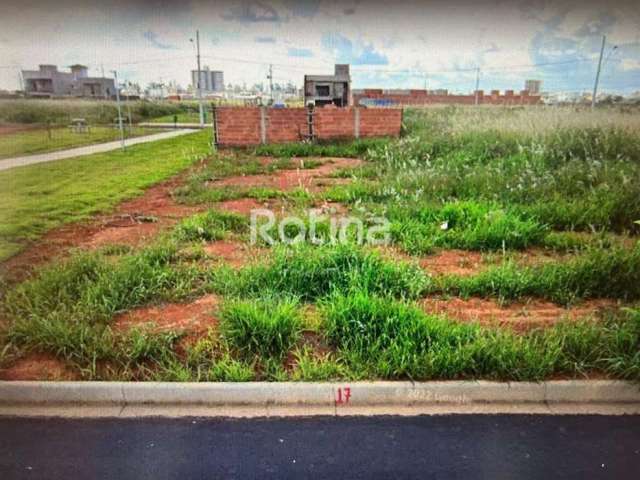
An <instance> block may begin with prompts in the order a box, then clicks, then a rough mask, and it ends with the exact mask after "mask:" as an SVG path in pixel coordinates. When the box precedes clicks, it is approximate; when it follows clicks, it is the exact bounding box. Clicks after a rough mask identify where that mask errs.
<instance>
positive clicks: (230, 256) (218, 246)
mask: <svg viewBox="0 0 640 480" xmlns="http://www.w3.org/2000/svg"><path fill="white" fill-rule="evenodd" d="M204 251H205V253H206V254H207V255H209V256H210V257H213V259H215V260H221V261H222V262H224V263H226V264H228V265H230V266H232V267H234V268H239V267H242V266H244V265H247V264H249V263H252V262H256V261H258V260H260V259H264V257H265V255H266V251H265V249H263V248H258V247H256V246H252V245H247V244H246V243H242V242H237V241H232V240H218V241H215V242H210V243H208V244H207V245H205V247H204Z"/></svg>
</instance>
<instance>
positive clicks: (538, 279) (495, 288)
mask: <svg viewBox="0 0 640 480" xmlns="http://www.w3.org/2000/svg"><path fill="white" fill-rule="evenodd" d="M443 284H444V286H443V287H442V288H443V290H444V291H446V292H448V293H453V294H457V295H463V296H471V295H477V296H483V297H488V296H495V297H499V298H501V299H506V300H512V299H516V298H521V297H526V296H534V297H541V298H547V299H550V300H553V301H555V302H558V303H563V304H569V303H572V302H574V301H576V300H579V299H583V298H614V299H622V300H637V299H640V243H638V244H636V247H635V248H634V249H632V250H628V249H624V248H621V247H613V248H611V249H609V250H603V249H599V248H592V249H589V250H587V251H586V252H585V253H584V254H582V255H579V256H577V257H576V258H574V259H572V260H569V261H567V262H563V263H547V264H543V265H539V266H533V267H522V266H519V265H516V264H515V263H511V262H508V263H505V264H503V265H500V266H494V267H491V268H489V269H487V270H485V271H483V272H481V273H479V274H477V275H474V276H471V277H449V278H446V279H445V280H444V281H443ZM437 288H439V287H437ZM437 288H436V289H437Z"/></svg>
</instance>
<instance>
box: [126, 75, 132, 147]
mask: <svg viewBox="0 0 640 480" xmlns="http://www.w3.org/2000/svg"><path fill="white" fill-rule="evenodd" d="M130 95H131V82H127V116H128V117H129V135H131V128H132V127H133V125H132V122H131V96H130Z"/></svg>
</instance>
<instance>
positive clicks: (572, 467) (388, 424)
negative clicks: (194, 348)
mask: <svg viewBox="0 0 640 480" xmlns="http://www.w3.org/2000/svg"><path fill="white" fill-rule="evenodd" d="M0 478H1V479H4V480H9V479H14V478H28V479H31V478H46V479H107V478H108V479H117V480H123V479H129V478H131V479H147V478H149V479H169V478H170V479H181V480H187V479H213V478H225V479H226V478H277V479H285V478H322V479H341V478H366V479H376V478H434V479H447V478H459V479H491V480H498V479H522V478H526V479H529V478H531V479H544V480H551V479H555V478H576V479H581V480H582V479H598V478H612V479H618V480H619V479H626V478H630V479H631V478H632V479H638V478H640V416H633V417H629V416H626V417H625V416H617V417H605V416H532V415H511V416H510V415H492V416H485V415H474V416H471V415H463V416H432V417H351V418H335V417H331V418H286V419H226V420H221V419H200V418H181V419H160V418H153V419H92V420H82V419H33V418H32V419H24V418H3V419H0Z"/></svg>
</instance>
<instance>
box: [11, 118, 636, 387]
mask: <svg viewBox="0 0 640 480" xmlns="http://www.w3.org/2000/svg"><path fill="white" fill-rule="evenodd" d="M405 122H406V125H405V128H404V131H405V133H404V135H403V137H402V138H400V139H396V140H393V139H383V140H371V141H360V142H355V143H346V144H334V145H309V144H296V145H280V146H264V147H260V148H258V149H256V150H255V152H249V151H242V152H235V153H234V152H232V153H229V152H222V153H219V154H217V155H216V156H214V157H212V158H211V159H210V160H209V162H208V163H207V165H205V167H204V168H202V169H200V170H198V171H197V172H194V173H193V174H192V175H191V176H190V178H188V179H187V180H186V181H185V182H184V184H183V185H181V186H179V187H177V188H176V190H175V192H174V198H175V199H176V200H177V201H179V202H183V203H185V204H189V205H200V206H202V207H203V208H207V209H208V210H207V211H206V212H204V213H199V214H197V215H194V216H190V217H186V218H183V219H182V220H181V221H180V222H179V223H178V224H177V225H176V226H175V227H173V228H172V229H169V230H167V231H165V232H163V233H162V234H160V235H159V236H158V237H157V238H156V239H155V241H153V242H151V243H150V244H147V245H145V246H141V247H135V248H134V247H130V246H127V245H118V244H114V245H107V246H105V247H104V248H102V249H100V250H90V251H79V252H76V253H75V254H74V255H72V256H71V257H70V258H69V259H67V260H65V261H61V262H55V263H52V264H51V265H48V266H47V267H45V268H43V269H41V270H40V272H39V275H37V276H36V277H34V278H32V279H30V280H27V281H25V282H23V283H21V284H18V285H13V286H11V288H9V289H8V290H7V291H6V293H5V295H4V299H3V303H2V305H3V306H2V311H3V314H4V317H5V318H6V319H7V320H8V321H7V328H6V330H5V331H4V333H3V337H2V338H3V340H2V341H3V342H4V344H5V345H6V346H5V348H4V349H0V351H1V352H3V353H2V355H3V358H0V365H5V366H6V367H7V368H9V369H10V368H11V366H12V365H14V364H15V362H19V361H20V359H21V358H24V357H27V358H28V356H29V355H32V354H33V353H34V352H37V353H39V354H46V355H50V356H53V357H54V358H56V359H57V361H59V362H61V364H62V365H64V367H65V368H66V369H68V370H69V371H71V372H73V374H74V375H75V377H76V378H83V379H102V380H114V379H129V380H171V381H187V380H193V381H247V380H266V381H284V380H290V381H321V380H336V379H368V380H372V379H411V380H431V379H462V378H470V379H478V378H485V379H497V380H542V379H547V378H590V377H596V378H600V377H602V376H606V377H610V378H621V379H631V380H635V381H638V380H640V306H639V304H638V302H639V301H640V243H638V237H637V235H638V233H640V135H639V134H640V122H639V121H638V117H637V115H636V114H629V113H624V112H617V111H613V110H600V109H599V110H596V111H593V112H591V111H588V110H585V111H580V112H576V111H574V110H572V109H550V108H484V107H483V108H471V107H446V108H430V109H424V110H408V111H406V112H405ZM187 138H189V137H187ZM264 155H272V156H274V157H275V158H274V159H273V161H271V162H265V161H264V159H263V158H262V157H263V156H264ZM339 156H347V157H358V158H361V159H362V160H363V161H362V163H360V164H357V165H355V166H350V167H348V168H341V169H333V170H324V172H325V173H324V174H323V175H322V176H320V177H319V178H318V183H316V184H314V185H313V186H312V187H313V188H312V187H307V186H305V185H304V184H303V183H302V182H300V185H298V186H296V188H285V186H284V185H286V182H285V180H286V179H287V178H290V177H291V176H292V175H297V176H298V178H303V175H304V172H305V171H307V170H311V171H312V170H313V169H315V168H322V166H324V162H326V161H328V162H331V161H335V160H332V159H331V157H339ZM292 157H308V158H305V162H306V163H305V164H304V165H303V164H301V163H299V162H295V161H293V160H292ZM322 157H329V160H323V158H322ZM350 165H351V164H350ZM62 178H63V177H61V179H62ZM231 180H233V182H231ZM258 180H260V181H258ZM0 181H2V177H0ZM24 181H25V182H26V181H27V180H26V178H25V179H24ZM61 181H62V180H61ZM225 181H226V182H227V183H224V182H225ZM50 183H51V182H50ZM290 183H291V182H290ZM294 183H295V182H294ZM319 185H321V186H322V188H320V187H319ZM3 191H4V190H3ZM25 191H26V190H25ZM256 199H257V200H256ZM222 200H233V201H237V202H239V204H241V203H242V202H243V201H249V205H257V206H259V207H262V208H264V206H265V205H269V206H270V208H272V209H273V210H275V211H277V214H278V215H279V216H285V215H289V214H298V215H301V216H302V215H303V214H304V212H305V211H306V210H307V209H308V208H310V207H312V206H315V207H322V208H325V209H331V208H334V209H335V208H339V209H341V210H343V211H345V212H347V213H348V214H349V215H351V216H353V217H357V218H360V219H361V220H362V221H363V224H364V226H365V227H364V228H365V229H367V230H368V229H369V228H371V227H372V226H373V223H372V222H373V220H372V219H373V218H375V217H379V216H383V217H385V218H387V219H388V220H389V222H390V242H391V244H390V245H389V246H387V248H386V249H382V250H381V249H377V248H373V247H369V246H362V245H359V243H358V242H357V241H356V240H357V236H356V235H355V234H353V232H351V233H349V234H348V235H347V237H346V242H345V244H343V245H335V244H325V245H314V244H313V243H312V242H311V241H301V242H298V243H297V244H295V245H277V246H273V247H269V246H268V245H262V244H261V245H259V246H258V247H255V246H254V247H251V248H254V249H255V248H257V249H258V251H257V255H256V258H255V259H254V261H248V260H247V259H246V258H245V257H247V256H248V254H247V253H244V252H245V251H244V250H240V251H241V252H242V253H241V255H240V257H241V258H240V261H239V262H236V263H233V262H232V261H231V260H232V259H233V258H232V257H226V256H225V255H226V254H223V253H220V252H223V251H226V250H224V249H223V248H221V247H224V248H226V247H229V246H230V245H231V246H235V247H236V248H238V249H242V248H249V247H248V243H249V238H250V237H249V218H248V214H247V213H246V212H244V211H241V212H240V213H238V212H234V211H232V210H230V209H229V208H228V207H227V206H225V205H228V204H221V203H219V202H220V201H222ZM251 200H255V202H256V203H251ZM21 201H22V200H21ZM24 201H27V200H24ZM91 201H92V202H93V201H94V200H91ZM33 202H34V203H33V205H35V204H36V203H38V202H37V201H36V200H34V201H33ZM269 202H272V203H269ZM18 205H19V203H15V204H14V205H13V206H12V207H11V209H15V208H17V206H18ZM236 205H237V204H236ZM33 208H35V207H33ZM39 208H42V207H39ZM243 212H244V213H243ZM84 213H85V214H86V213H88V211H87V212H84ZM29 216H32V214H31V213H29V212H28V211H25V212H23V213H22V214H21V215H17V216H16V217H14V218H15V219H16V220H17V219H18V218H20V219H22V218H27V217H29ZM61 218H63V215H62V214H61ZM9 223H11V222H9ZM13 223H15V221H14V222H13ZM289 227H291V228H288V230H289V234H290V235H293V234H295V233H300V226H299V225H297V226H296V225H289ZM318 231H319V232H320V234H324V233H327V232H328V231H330V225H329V224H328V221H325V222H324V223H321V224H320V225H319V226H318ZM12 235H13V234H12V232H7V235H6V237H5V238H12ZM300 238H301V239H303V240H310V237H309V236H308V232H305V233H304V234H301V237H300ZM212 252H213V253H212ZM461 252H462V253H461ZM446 255H449V256H451V255H453V256H457V257H456V258H463V259H464V258H466V257H465V256H464V255H474V256H475V257H474V258H477V259H478V260H477V262H478V265H477V266H476V267H474V268H469V266H468V265H466V264H463V265H458V264H456V265H450V266H449V267H447V268H445V269H444V270H438V269H437V268H436V266H437V262H434V259H438V258H441V257H442V256H446ZM236 260H237V259H236ZM464 262H468V260H464ZM459 267H465V268H466V269H467V270H466V273H460V268H459ZM212 298H213V300H211V299H212ZM203 299H209V300H207V301H209V302H210V303H206V302H204V300H203ZM203 302H204V303H203ZM434 302H440V303H441V304H442V305H444V306H445V307H450V308H448V309H445V310H444V311H441V310H437V309H435V308H433V307H432V305H433V304H434ZM589 302H592V303H593V302H596V303H599V304H600V305H604V306H605V307H603V309H601V310H595V309H594V310H589V309H588V308H587V306H588V305H589ZM202 305H204V306H202ZM478 305H480V306H481V307H483V306H484V307H487V306H490V307H491V308H492V309H494V311H496V312H498V315H503V316H505V317H506V316H507V315H510V314H512V313H513V310H510V308H511V309H513V308H515V307H516V306H518V305H519V307H518V308H520V309H522V314H521V315H520V316H518V317H517V318H516V320H515V321H512V322H511V323H509V324H504V325H503V324H501V323H500V320H505V318H498V319H493V320H499V321H486V320H487V319H486V318H485V321H480V320H482V318H480V317H469V316H465V315H461V314H470V313H473V311H474V309H475V310H478V309H479V308H480V307H478ZM148 306H154V307H155V308H153V309H146V308H145V307H148ZM197 308H200V309H201V310H198V312H199V313H198V315H201V317H200V320H199V321H200V322H203V323H204V325H205V326H207V327H208V328H205V329H204V331H203V330H202V329H200V330H198V329H194V328H195V327H193V324H192V323H189V322H190V321H192V320H193V317H194V316H197V315H196V314H195V313H194V311H196V310H194V309H197ZM580 308H584V309H585V310H584V311H585V312H586V313H585V314H584V315H582V316H580V317H575V318H572V317H571V313H572V312H576V311H577V310H576V309H580ZM157 311H159V312H160V314H159V315H158V314H157ZM154 312H156V313H154ZM549 312H551V314H550V313H549ZM128 315H131V317H127V316H128ZM154 315H155V316H154ZM536 315H538V316H539V318H538V317H536ZM123 316H124V318H133V319H136V322H135V324H134V325H133V327H131V328H123V323H122V318H123ZM169 316H170V320H171V323H170V328H164V329H159V328H155V327H157V325H155V323H154V322H160V323H162V322H163V321H165V319H166V318H167V317H169ZM176 324H178V325H183V326H182V327H180V326H178V327H176V326H175V325H176ZM527 325H528V327H527V328H519V327H523V326H527Z"/></svg>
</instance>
